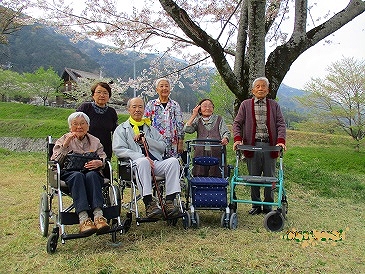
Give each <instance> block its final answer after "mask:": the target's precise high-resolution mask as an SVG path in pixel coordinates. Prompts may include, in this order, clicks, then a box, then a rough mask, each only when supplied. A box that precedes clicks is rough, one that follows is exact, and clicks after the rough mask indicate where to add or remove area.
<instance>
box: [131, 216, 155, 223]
mask: <svg viewBox="0 0 365 274" xmlns="http://www.w3.org/2000/svg"><path fill="white" fill-rule="evenodd" d="M159 220H161V219H159V218H147V217H145V218H142V217H139V218H136V221H137V222H138V223H153V222H157V221H159Z"/></svg>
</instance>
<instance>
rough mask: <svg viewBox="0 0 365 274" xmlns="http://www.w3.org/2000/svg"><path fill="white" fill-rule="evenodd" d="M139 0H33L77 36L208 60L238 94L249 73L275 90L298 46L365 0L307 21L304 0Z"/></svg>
mask: <svg viewBox="0 0 365 274" xmlns="http://www.w3.org/2000/svg"><path fill="white" fill-rule="evenodd" d="M42 2H43V3H42ZM137 2H140V3H142V2H143V3H144V4H143V6H137V7H135V8H134V9H133V12H128V10H127V9H126V7H125V6H126V5H127V4H126V2H125V1H113V0H99V1H86V2H85V7H84V8H83V9H82V10H81V9H79V8H78V6H79V2H78V1H75V4H69V5H67V4H66V3H68V2H67V1H64V0H62V1H61V0H54V1H53V2H52V4H51V2H50V1H46V0H39V1H38V2H37V3H38V4H39V7H40V8H41V9H43V10H44V13H43V18H44V19H45V21H47V22H52V23H53V24H54V25H56V26H58V27H60V29H61V30H62V31H63V32H66V33H72V34H73V36H74V38H75V39H76V40H77V39H82V38H85V37H87V38H97V39H107V38H109V41H112V42H113V43H114V45H116V46H117V48H118V50H119V51H121V52H122V51H124V50H126V49H132V50H138V51H139V52H145V51H147V50H150V51H152V50H153V49H156V48H159V49H160V50H159V52H160V53H161V48H162V49H163V50H164V51H165V52H164V54H161V55H160V57H161V56H165V55H166V54H171V55H172V56H180V57H181V58H183V59H184V60H186V61H187V62H188V65H187V66H193V65H196V64H202V62H203V61H210V62H213V63H214V65H215V67H216V69H217V70H218V72H219V74H220V75H221V77H222V79H223V80H224V82H225V83H226V85H227V86H228V88H229V89H230V90H231V92H233V94H234V95H235V96H236V98H237V99H238V100H239V101H242V100H244V99H246V98H248V97H249V96H250V92H249V91H250V85H251V82H252V80H253V79H254V78H256V77H258V76H262V75H266V77H267V78H268V79H269V80H270V83H271V93H270V96H271V97H273V98H275V97H276V94H277V90H278V88H279V85H280V84H281V82H282V80H283V79H284V77H285V75H286V73H287V72H288V71H289V69H290V66H291V65H292V64H293V62H294V61H295V60H296V59H297V58H298V57H299V56H300V55H301V54H302V53H303V52H304V51H306V50H307V49H309V48H310V47H312V46H314V45H316V44H317V43H318V42H320V41H321V40H323V39H325V38H326V37H328V36H329V35H330V34H332V33H334V32H335V31H337V30H338V29H340V28H341V27H342V26H344V25H345V24H347V23H348V22H350V21H351V20H352V19H354V18H355V17H357V16H358V15H360V14H362V13H363V12H364V11H365V2H364V1H361V0H349V2H348V4H347V6H346V7H344V9H343V10H341V11H339V12H338V13H336V14H333V15H332V16H329V17H327V18H326V19H325V21H324V22H322V23H320V24H319V25H316V26H314V27H313V28H309V22H307V21H308V20H307V18H308V15H309V14H310V8H311V7H309V4H308V2H310V1H308V0H268V1H263V0H191V1H185V0H175V1H172V0H159V1H150V0H145V1H142V0H140V1H137ZM156 2H157V3H159V5H156ZM290 9H292V14H293V16H292V17H293V20H292V24H293V25H292V29H293V31H292V33H291V35H288V34H286V33H282V32H280V24H281V22H282V21H285V20H286V19H287V16H288V13H289V12H290ZM46 15H48V17H47V18H46V17H45V16H46ZM272 38H273V39H274V40H275V41H276V43H277V44H278V46H277V47H276V48H275V49H274V50H273V51H272V52H271V53H270V54H269V55H268V56H266V55H267V54H266V52H265V46H266V43H267V42H266V41H268V40H271V41H272ZM160 59H161V60H162V59H163V58H160ZM154 64H157V63H154ZM171 69H174V67H173V66H171ZM175 69H176V75H179V76H181V75H182V74H183V73H182V71H183V70H182V69H181V68H175ZM159 70H162V68H161V66H157V65H156V66H155V68H152V69H151V71H152V72H153V73H155V75H157V74H158V71H159ZM164 73H166V72H165V71H164Z"/></svg>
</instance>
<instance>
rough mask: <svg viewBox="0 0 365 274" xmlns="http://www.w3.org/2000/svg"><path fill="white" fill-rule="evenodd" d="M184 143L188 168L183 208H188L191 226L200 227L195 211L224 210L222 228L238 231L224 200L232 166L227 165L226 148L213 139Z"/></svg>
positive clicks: (231, 210) (230, 206)
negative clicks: (184, 206) (184, 205)
mask: <svg viewBox="0 0 365 274" xmlns="http://www.w3.org/2000/svg"><path fill="white" fill-rule="evenodd" d="M185 143H186V146H187V167H188V168H187V175H186V178H187V186H186V201H187V204H186V206H187V208H190V219H191V221H190V223H191V225H192V227H194V228H198V227H199V226H200V217H199V214H198V212H197V210H219V211H223V213H222V215H221V223H220V224H221V227H225V228H230V229H235V228H237V214H236V212H235V209H234V208H233V207H232V205H231V204H228V199H227V196H228V195H227V189H228V185H229V183H228V178H229V177H230V175H229V174H230V169H231V168H232V167H231V166H229V165H226V149H225V146H224V145H222V144H221V140H214V139H192V140H188V141H186V142H185ZM217 155H219V156H220V157H219V158H218V157H216V156H217Z"/></svg>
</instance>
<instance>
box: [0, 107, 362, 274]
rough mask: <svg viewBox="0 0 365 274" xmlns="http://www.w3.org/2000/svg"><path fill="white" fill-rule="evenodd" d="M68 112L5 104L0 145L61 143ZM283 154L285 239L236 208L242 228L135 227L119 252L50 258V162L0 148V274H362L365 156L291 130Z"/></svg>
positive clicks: (68, 249) (95, 246)
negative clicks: (42, 226)
mask: <svg viewBox="0 0 365 274" xmlns="http://www.w3.org/2000/svg"><path fill="white" fill-rule="evenodd" d="M72 111H73V110H70V109H57V108H50V107H36V106H29V105H24V104H16V103H0V137H12V136H16V137H35V138H44V137H45V136H47V135H49V134H51V135H54V136H60V135H61V134H63V133H64V132H65V131H67V130H68V129H67V122H66V118H67V116H68V115H69V114H70V113H71V112H72ZM125 119H126V117H125V116H121V117H120V121H119V122H122V121H124V120H125ZM186 138H191V136H186ZM231 143H232V142H231ZM231 143H230V144H229V147H228V148H227V151H228V163H229V164H234V162H235V155H234V153H233V152H232V149H231ZM287 147H288V150H287V151H286V152H285V153H284V177H285V185H286V191H287V196H288V203H289V207H288V219H287V222H286V224H285V227H284V230H283V231H281V232H277V233H273V232H268V231H266V230H265V228H264V226H263V218H264V215H255V216H251V215H248V214H247V211H248V210H249V208H250V205H245V204H239V205H238V210H237V214H238V227H237V229H236V230H229V229H224V228H221V227H220V216H221V214H220V213H218V212H216V211H200V212H199V215H200V220H201V224H202V225H201V227H200V228H198V229H193V228H190V229H187V230H185V229H184V228H183V227H182V224H181V221H179V222H178V224H177V226H168V225H167V224H166V223H165V222H163V221H159V222H156V223H143V224H141V225H140V226H137V225H136V224H135V222H133V225H132V227H131V229H130V230H129V231H128V232H127V233H126V234H125V235H121V236H118V240H119V244H118V245H115V244H112V243H111V237H110V235H102V236H98V237H96V236H91V237H88V238H83V239H76V240H70V241H67V242H66V244H64V245H62V244H60V243H59V244H58V247H57V251H56V253H55V254H53V255H49V254H47V252H46V243H47V238H44V237H42V236H41V233H40V230H39V220H38V219H39V216H38V210H39V202H40V195H41V193H42V191H43V186H44V185H45V184H46V155H45V154H44V153H40V152H34V153H29V152H14V151H9V150H6V149H1V148H0V178H1V180H0V190H1V191H0V200H1V203H0V213H1V218H0V273H15V272H16V273H31V272H33V273H61V272H62V273H199V274H200V273H203V274H204V273H210V274H211V273H237V274H238V273H365V266H364V265H365V259H364V254H365V245H364V244H363V242H364V238H365V229H364V226H365V220H364V218H365V213H364V207H365V183H364V182H365V151H364V149H360V151H359V152H358V151H355V148H354V147H355V143H354V142H353V141H352V140H351V139H350V138H349V137H347V136H340V135H327V134H318V133H311V132H299V131H288V136H287ZM113 163H114V166H115V165H116V159H113ZM243 194H247V195H248V194H249V192H248V191H247V193H243ZM128 195H129V190H128V191H127V192H126V197H124V199H126V198H127V197H129V196H128ZM122 211H123V212H122V214H124V213H125V212H124V211H125V209H123V210H122ZM71 229H73V228H71ZM74 229H75V231H77V229H78V227H77V226H75V227H74Z"/></svg>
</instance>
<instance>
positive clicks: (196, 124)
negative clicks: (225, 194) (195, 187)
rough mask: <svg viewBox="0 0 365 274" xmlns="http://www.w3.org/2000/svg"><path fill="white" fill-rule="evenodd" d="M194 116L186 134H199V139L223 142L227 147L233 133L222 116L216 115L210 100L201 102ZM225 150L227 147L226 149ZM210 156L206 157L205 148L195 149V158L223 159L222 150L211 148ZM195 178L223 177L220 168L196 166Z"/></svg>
mask: <svg viewBox="0 0 365 274" xmlns="http://www.w3.org/2000/svg"><path fill="white" fill-rule="evenodd" d="M192 112H193V113H192V115H191V117H190V118H189V120H188V121H187V122H186V124H185V126H184V131H185V132H186V133H194V132H197V139H214V140H221V144H222V145H224V146H226V145H227V144H228V142H229V138H230V136H231V133H230V132H229V130H228V127H227V125H226V123H225V122H224V120H223V118H222V117H221V116H220V115H217V114H214V113H213V112H214V104H213V101H212V100H210V99H203V100H201V101H200V102H199V103H198V105H197V106H196V107H195V108H194V109H193V111H192ZM224 149H225V147H224ZM210 152H211V153H210V155H204V147H203V146H196V147H195V156H203V155H204V156H211V157H216V158H218V159H220V158H221V149H220V148H219V147H211V150H210ZM193 174H194V175H195V176H215V177H221V172H220V170H219V167H218V166H212V167H203V166H195V167H194V170H193Z"/></svg>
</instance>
